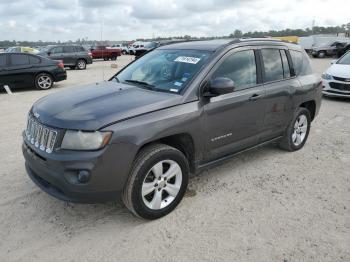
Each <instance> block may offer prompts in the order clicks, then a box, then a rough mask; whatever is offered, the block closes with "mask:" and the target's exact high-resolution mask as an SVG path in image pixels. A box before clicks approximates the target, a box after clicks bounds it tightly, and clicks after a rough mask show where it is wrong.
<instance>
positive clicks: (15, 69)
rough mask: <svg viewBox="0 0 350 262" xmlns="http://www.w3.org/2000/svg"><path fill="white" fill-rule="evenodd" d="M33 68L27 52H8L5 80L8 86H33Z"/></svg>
mask: <svg viewBox="0 0 350 262" xmlns="http://www.w3.org/2000/svg"><path fill="white" fill-rule="evenodd" d="M33 77H34V76H33V68H32V65H31V64H30V62H29V55H27V54H17V53H15V54H9V65H8V67H7V76H6V78H7V81H8V83H9V84H10V87H13V88H24V87H32V86H33V82H34V79H33Z"/></svg>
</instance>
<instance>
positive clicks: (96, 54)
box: [91, 46, 122, 61]
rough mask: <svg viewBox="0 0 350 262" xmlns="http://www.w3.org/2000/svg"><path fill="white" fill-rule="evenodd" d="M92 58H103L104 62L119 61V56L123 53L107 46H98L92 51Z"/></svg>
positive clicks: (118, 49)
mask: <svg viewBox="0 0 350 262" xmlns="http://www.w3.org/2000/svg"><path fill="white" fill-rule="evenodd" d="M91 54H92V58H94V59H99V58H103V60H105V61H107V60H109V59H111V60H117V57H118V56H121V54H122V51H121V49H120V48H112V47H107V46H96V47H94V48H93V49H91Z"/></svg>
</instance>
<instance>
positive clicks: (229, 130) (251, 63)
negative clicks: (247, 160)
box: [204, 48, 265, 161]
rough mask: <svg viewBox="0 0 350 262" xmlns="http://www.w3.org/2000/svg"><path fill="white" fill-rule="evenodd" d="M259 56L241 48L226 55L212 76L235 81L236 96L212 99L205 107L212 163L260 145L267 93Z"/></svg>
mask: <svg viewBox="0 0 350 262" xmlns="http://www.w3.org/2000/svg"><path fill="white" fill-rule="evenodd" d="M257 59H258V58H257V52H256V50H254V49H251V48H238V49H234V50H233V51H231V52H229V53H227V54H226V55H225V56H224V57H223V58H222V59H221V60H220V61H219V62H218V63H217V66H216V67H215V68H214V69H213V70H212V73H211V74H209V77H208V81H210V80H211V79H215V78H217V77H225V78H230V79H232V80H233V82H234V85H235V90H234V92H232V93H230V94H225V95H220V96H217V97H213V98H210V100H209V101H207V103H206V104H205V105H204V119H205V120H204V126H205V131H204V132H205V133H206V147H207V155H206V157H205V160H207V161H211V160H215V159H217V158H221V157H223V156H225V155H229V154H232V153H235V152H237V151H240V150H242V149H244V148H248V147H251V146H253V145H255V144H257V143H258V142H259V135H260V132H261V128H262V126H263V120H264V112H265V100H264V97H265V89H264V86H263V85H262V84H261V83H260V82H261V80H260V73H259V72H260V66H257V63H256V61H257Z"/></svg>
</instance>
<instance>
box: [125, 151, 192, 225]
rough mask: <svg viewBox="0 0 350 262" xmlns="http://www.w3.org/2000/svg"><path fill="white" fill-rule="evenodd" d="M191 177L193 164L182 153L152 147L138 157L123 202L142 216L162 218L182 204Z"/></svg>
mask: <svg viewBox="0 0 350 262" xmlns="http://www.w3.org/2000/svg"><path fill="white" fill-rule="evenodd" d="M188 177H189V165H188V161H187V159H186V157H185V156H184V154H183V153H182V152H180V151H179V150H177V149H175V148H173V147H170V146H167V145H163V144H156V145H151V146H148V147H146V148H144V149H142V150H141V152H140V153H139V154H138V155H137V157H136V160H135V162H134V166H133V168H132V171H131V174H130V177H129V179H128V182H127V184H126V186H125V188H124V191H123V202H124V204H125V206H126V207H127V208H128V209H129V210H130V211H131V212H133V213H134V214H135V215H136V216H138V217H141V218H144V219H157V218H160V217H162V216H165V215H167V214H169V213H170V212H171V211H172V210H174V209H175V208H176V206H177V205H178V204H179V203H180V201H181V199H182V198H183V196H184V194H185V192H186V189H187V184H188Z"/></svg>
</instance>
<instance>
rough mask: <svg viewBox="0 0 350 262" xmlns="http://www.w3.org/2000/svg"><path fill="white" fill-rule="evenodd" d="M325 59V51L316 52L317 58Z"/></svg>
mask: <svg viewBox="0 0 350 262" xmlns="http://www.w3.org/2000/svg"><path fill="white" fill-rule="evenodd" d="M325 57H326V52H325V51H319V52H318V58H325Z"/></svg>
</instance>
